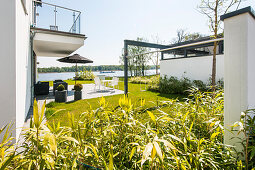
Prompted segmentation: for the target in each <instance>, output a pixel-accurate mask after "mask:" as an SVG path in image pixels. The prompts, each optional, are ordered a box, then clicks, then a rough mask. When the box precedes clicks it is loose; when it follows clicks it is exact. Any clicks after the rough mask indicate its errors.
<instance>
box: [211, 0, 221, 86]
mask: <svg viewBox="0 0 255 170" xmlns="http://www.w3.org/2000/svg"><path fill="white" fill-rule="evenodd" d="M218 6H219V0H216V5H215V8H214V18H215V23H214V38H215V39H217V37H218ZM217 45H218V43H217V42H216V41H215V42H214V43H213V64H212V90H213V91H215V86H216V54H217Z"/></svg>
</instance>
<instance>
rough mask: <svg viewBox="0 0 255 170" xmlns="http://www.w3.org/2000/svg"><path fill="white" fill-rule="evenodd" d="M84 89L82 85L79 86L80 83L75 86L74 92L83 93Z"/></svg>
mask: <svg viewBox="0 0 255 170" xmlns="http://www.w3.org/2000/svg"><path fill="white" fill-rule="evenodd" d="M82 89H83V86H82V84H79V83H78V84H75V85H74V90H75V91H81V90H82Z"/></svg>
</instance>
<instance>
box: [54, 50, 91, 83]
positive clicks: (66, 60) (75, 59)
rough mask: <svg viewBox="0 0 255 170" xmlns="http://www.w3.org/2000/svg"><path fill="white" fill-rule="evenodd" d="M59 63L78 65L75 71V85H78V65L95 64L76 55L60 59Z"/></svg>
mask: <svg viewBox="0 0 255 170" xmlns="http://www.w3.org/2000/svg"><path fill="white" fill-rule="evenodd" d="M58 61H60V62H63V63H76V69H75V84H76V74H77V63H84V64H85V63H93V61H92V60H90V59H87V58H85V57H82V56H80V55H79V54H74V55H71V56H68V57H64V58H60V59H58Z"/></svg>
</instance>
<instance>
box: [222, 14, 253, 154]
mask: <svg viewBox="0 0 255 170" xmlns="http://www.w3.org/2000/svg"><path fill="white" fill-rule="evenodd" d="M254 17H255V16H254ZM254 17H252V15H251V14H249V13H248V12H246V13H242V14H239V15H234V16H232V17H229V18H227V19H225V20H224V29H225V30H224V35H225V37H224V42H225V43H224V44H225V66H224V67H225V70H224V73H225V83H224V86H225V87H224V89H225V92H224V93H225V96H224V109H225V110H224V126H225V128H226V129H230V126H231V125H233V124H234V123H235V122H237V121H239V120H240V116H241V112H243V111H245V110H247V109H249V108H253V109H254V108H255V88H254V87H255V76H254V73H255V67H254V64H255V19H254ZM235 137H239V138H243V136H242V134H239V135H238V134H237V133H229V132H228V131H227V130H226V131H225V136H224V142H225V143H226V144H231V145H235V146H236V149H237V150H238V151H242V149H243V148H242V145H241V144H240V143H239V142H240V139H238V138H235Z"/></svg>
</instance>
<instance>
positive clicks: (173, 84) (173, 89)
mask: <svg viewBox="0 0 255 170" xmlns="http://www.w3.org/2000/svg"><path fill="white" fill-rule="evenodd" d="M191 87H192V83H191V81H190V80H189V79H188V78H185V77H184V78H181V79H180V80H178V78H177V77H173V76H171V77H170V78H167V77H166V76H165V77H163V78H160V82H159V91H160V92H161V93H166V94H187V90H189V88H191Z"/></svg>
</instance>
